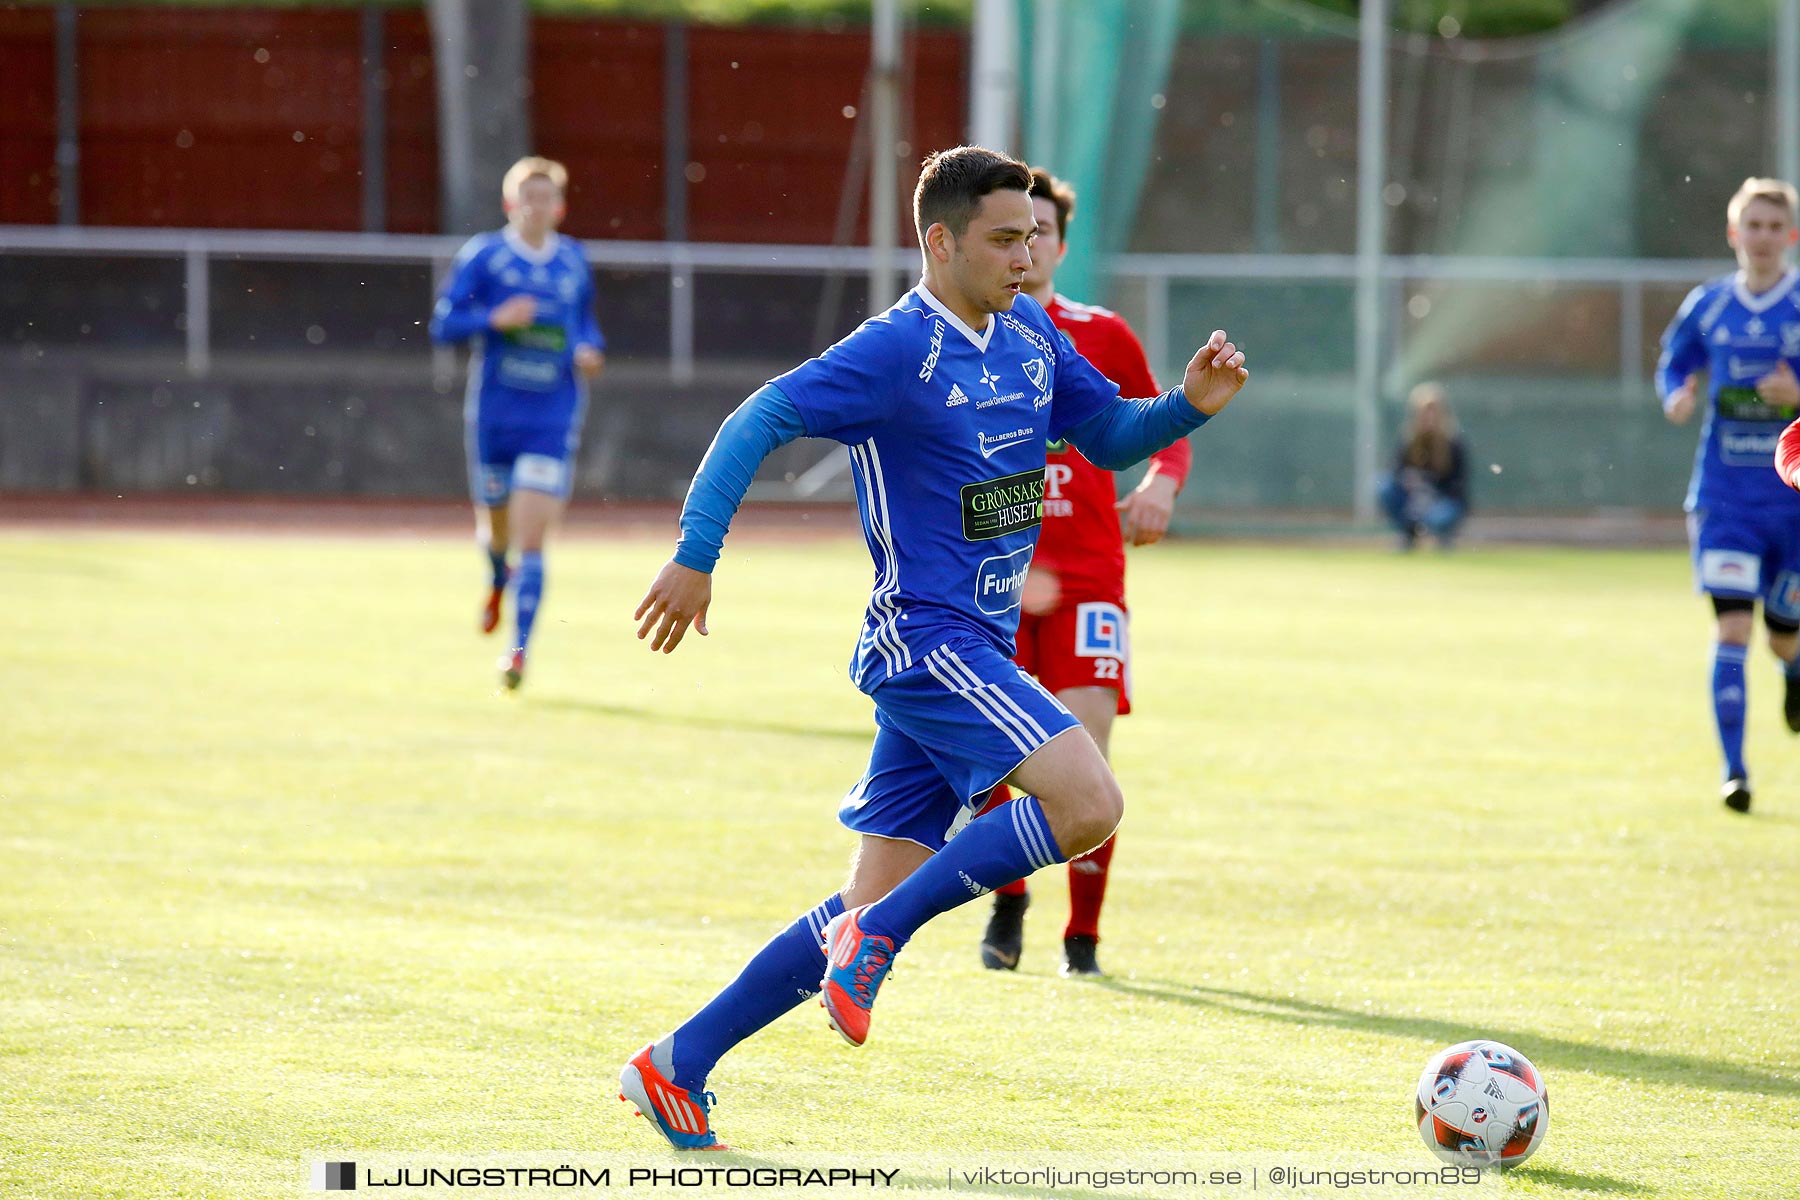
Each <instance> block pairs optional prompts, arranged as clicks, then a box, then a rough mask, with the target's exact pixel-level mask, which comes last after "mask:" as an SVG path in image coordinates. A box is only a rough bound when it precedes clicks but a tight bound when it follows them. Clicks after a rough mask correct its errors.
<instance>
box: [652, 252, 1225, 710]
mask: <svg viewBox="0 0 1800 1200" xmlns="http://www.w3.org/2000/svg"><path fill="white" fill-rule="evenodd" d="M1206 419H1207V418H1206V417H1205V416H1203V415H1202V414H1201V413H1199V412H1198V411H1197V410H1195V409H1194V407H1193V406H1192V405H1190V404H1189V403H1188V402H1187V399H1186V397H1185V396H1183V395H1182V394H1181V391H1180V389H1176V390H1174V391H1170V392H1165V393H1164V394H1163V395H1161V396H1157V397H1154V398H1152V399H1145V400H1121V398H1120V396H1119V389H1118V387H1117V386H1115V385H1114V384H1113V383H1111V382H1110V381H1108V380H1107V379H1106V377H1105V376H1103V375H1101V374H1100V373H1099V372H1098V371H1097V370H1095V369H1094V368H1093V367H1092V366H1090V365H1089V364H1088V362H1087V360H1086V359H1084V358H1082V357H1081V356H1080V355H1079V354H1077V353H1076V352H1075V348H1074V346H1073V345H1071V344H1070V342H1069V340H1068V338H1067V337H1066V336H1065V335H1063V334H1062V333H1061V332H1060V331H1058V330H1057V329H1056V327H1055V326H1054V325H1052V324H1051V322H1050V318H1049V317H1048V316H1047V315H1045V313H1044V310H1043V309H1042V308H1040V307H1039V306H1038V304H1037V303H1036V302H1035V301H1033V300H1032V299H1031V298H1030V297H1027V296H1021V297H1020V298H1019V299H1018V300H1017V301H1016V302H1015V303H1014V305H1013V308H1012V311H1010V312H1005V313H997V314H995V315H994V317H993V319H991V320H990V321H989V322H988V327H987V329H985V330H983V331H982V332H980V333H976V332H975V331H974V330H972V329H970V328H969V327H968V326H966V325H965V324H963V322H962V321H961V320H960V319H958V318H957V317H956V316H955V315H954V314H953V313H951V312H950V311H949V310H948V309H947V308H945V307H944V306H943V305H942V304H941V303H940V302H939V301H938V300H937V298H936V297H935V296H933V295H931V293H930V292H929V291H927V290H926V289H925V288H924V287H923V286H922V285H921V286H920V287H917V288H915V289H913V290H912V291H911V292H908V293H907V294H906V295H905V296H903V297H902V298H901V299H900V301H899V302H898V303H896V304H895V305H894V307H893V308H891V309H889V310H888V311H887V312H885V313H883V314H881V315H880V316H877V317H873V318H871V319H870V320H868V321H866V322H864V323H863V325H862V326H861V327H860V328H859V329H857V330H856V332H854V333H852V334H851V335H850V336H849V337H847V338H845V339H844V340H843V341H841V342H839V343H838V344H837V345H835V346H833V347H832V348H831V349H829V350H827V351H826V352H825V353H824V354H823V355H821V356H820V357H818V358H815V359H812V360H810V361H808V362H806V363H804V364H802V365H801V366H799V367H797V368H795V369H794V370H792V371H790V372H788V373H787V374H785V375H782V376H780V377H779V378H777V379H774V380H771V381H770V383H769V384H768V385H767V386H765V387H763V388H762V389H761V390H760V391H758V392H757V393H756V394H755V395H753V396H751V397H750V399H749V400H747V401H745V403H744V404H743V405H742V406H740V407H739V408H738V410H737V411H736V412H734V413H733V414H732V415H731V417H730V418H728V419H727V420H726V422H725V424H724V425H723V426H722V427H721V428H720V430H719V434H718V436H717V438H715V439H714V441H713V444H712V447H711V449H709V450H708V451H707V454H706V457H705V459H704V460H703V461H702V462H701V464H700V470H699V471H698V473H696V474H695V476H694V481H693V484H692V486H691V487H690V488H689V489H688V495H687V502H686V504H685V505H684V506H683V508H682V515H681V541H680V544H679V545H678V546H677V547H676V551H675V561H676V562H678V563H681V564H682V565H683V566H686V567H690V568H692V569H694V570H697V571H711V570H712V568H713V566H714V565H715V564H716V563H717V561H718V557H719V551H720V548H721V546H722V545H723V542H724V538H725V532H726V529H727V528H728V527H729V525H730V523H731V518H732V516H733V514H734V513H736V511H737V507H738V505H739V504H740V503H741V502H742V500H743V497H744V494H745V492H746V491H747V490H748V488H749V486H750V481H751V479H752V477H753V476H754V475H755V474H756V470H757V467H758V466H760V465H761V463H762V461H763V459H764V458H766V457H767V456H768V455H769V454H770V453H771V452H773V451H774V450H775V449H776V448H777V447H779V446H782V445H785V444H786V443H788V442H791V441H793V440H795V439H796V438H799V437H803V436H810V437H821V438H830V439H832V440H834V441H838V442H841V443H843V444H844V445H845V446H847V447H849V450H850V459H851V465H852V469H853V472H854V476H855V482H856V498H857V506H858V508H859V510H860V512H861V516H862V525H863V535H864V539H865V540H866V541H867V543H868V546H869V554H870V557H871V558H872V559H873V560H874V566H875V581H874V588H873V591H872V594H871V596H870V598H869V607H868V611H867V612H866V613H865V615H864V618H863V627H862V632H861V635H860V636H859V637H858V639H857V646H856V650H855V652H854V654H853V655H852V658H851V675H852V678H853V679H854V680H855V682H856V684H857V686H858V687H859V688H861V689H862V690H864V691H873V690H874V689H875V688H876V687H877V686H879V685H880V684H881V683H882V682H884V681H885V680H886V679H888V678H889V677H891V676H892V675H895V674H898V673H899V672H901V671H903V670H905V669H906V668H907V667H909V666H911V665H912V663H913V662H914V661H915V659H917V658H922V657H923V655H924V654H925V653H927V652H928V651H930V650H931V649H933V648H935V647H937V646H940V645H943V644H945V643H946V642H949V641H952V640H954V639H956V638H958V637H963V638H967V637H974V638H979V639H982V640H985V641H988V642H990V643H992V644H994V645H995V646H996V647H998V648H999V649H1001V650H1002V651H1004V652H1005V653H1006V654H1007V655H1009V656H1010V655H1011V654H1012V653H1013V638H1014V635H1015V634H1016V633H1017V630H1018V623H1019V593H1020V588H1021V586H1022V585H1023V583H1024V579H1025V573H1026V570H1027V568H1028V567H1029V566H1030V563H1031V555H1032V552H1033V550H1034V549H1035V548H1036V545H1037V538H1038V529H1039V526H1040V524H1041V522H1042V519H1043V501H1044V461H1045V450H1046V447H1047V446H1048V445H1049V444H1050V443H1052V442H1056V441H1062V440H1067V441H1069V442H1071V443H1073V444H1074V445H1075V446H1076V447H1077V448H1078V449H1080V450H1081V451H1082V453H1084V454H1085V455H1087V457H1088V458H1089V459H1091V460H1092V461H1094V462H1095V463H1097V464H1098V465H1100V466H1103V467H1108V468H1113V469H1117V468H1120V467H1124V466H1128V465H1130V464H1131V463H1133V462H1136V461H1138V460H1139V459H1141V458H1143V457H1145V456H1146V455H1148V454H1150V453H1151V452H1152V451H1155V450H1159V449H1161V448H1162V447H1163V446H1166V445H1168V444H1169V443H1170V442H1173V441H1174V440H1175V439H1176V438H1179V437H1182V436H1184V435H1185V434H1187V433H1189V432H1191V431H1192V430H1194V429H1197V428H1199V427H1200V426H1201V425H1202V424H1204V423H1205V422H1206Z"/></svg>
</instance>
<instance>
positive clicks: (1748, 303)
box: [1731, 267, 1800, 313]
mask: <svg viewBox="0 0 1800 1200" xmlns="http://www.w3.org/2000/svg"><path fill="white" fill-rule="evenodd" d="M1796 281H1800V270H1795V269H1793V268H1791V267H1790V268H1789V269H1788V273H1787V274H1786V275H1783V276H1782V277H1781V278H1780V280H1778V281H1777V282H1776V284H1775V286H1774V287H1772V288H1770V289H1769V290H1768V291H1766V292H1764V293H1763V294H1762V295H1760V296H1752V295H1751V294H1750V289H1749V288H1747V287H1745V286H1744V273H1743V272H1742V271H1739V272H1738V273H1737V276H1736V277H1735V278H1733V279H1732V281H1731V287H1732V290H1733V291H1734V292H1736V293H1737V302H1738V303H1739V304H1741V305H1743V306H1744V307H1745V308H1747V309H1749V310H1750V311H1751V312H1753V313H1763V312H1768V311H1769V309H1771V308H1773V307H1774V306H1775V305H1776V303H1777V302H1779V301H1780V300H1781V298H1782V297H1783V296H1786V295H1787V294H1788V293H1789V292H1791V291H1793V290H1794V283H1795V282H1796Z"/></svg>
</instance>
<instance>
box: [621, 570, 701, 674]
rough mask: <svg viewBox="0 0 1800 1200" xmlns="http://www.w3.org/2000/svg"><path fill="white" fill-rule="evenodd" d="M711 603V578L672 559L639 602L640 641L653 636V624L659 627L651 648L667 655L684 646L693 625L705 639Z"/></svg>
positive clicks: (636, 617)
mask: <svg viewBox="0 0 1800 1200" xmlns="http://www.w3.org/2000/svg"><path fill="white" fill-rule="evenodd" d="M711 604H712V576H711V575H708V574H707V573H706V572H705V571H696V570H694V569H693V568H692V567H684V566H682V565H681V564H680V563H678V562H675V561H674V560H673V559H671V560H670V561H669V562H666V563H664V564H663V569H662V570H661V571H658V572H657V573H656V582H654V583H652V584H651V585H650V590H649V591H647V592H645V593H644V598H643V599H642V600H640V601H638V606H637V612H636V613H635V614H633V619H634V620H638V621H642V622H643V624H641V625H639V626H638V641H640V642H641V641H643V640H644V639H645V638H646V637H649V636H650V627H651V626H652V625H654V626H656V637H655V638H654V639H652V640H651V642H650V649H652V650H661V651H662V652H663V653H664V654H669V653H671V652H673V651H674V649H675V647H677V646H679V645H681V639H682V638H683V637H684V636H686V634H687V630H688V625H689V624H690V623H692V625H693V626H694V628H695V629H697V630H699V631H700V636H701V637H705V636H706V610H707V608H708V606H710V605H711Z"/></svg>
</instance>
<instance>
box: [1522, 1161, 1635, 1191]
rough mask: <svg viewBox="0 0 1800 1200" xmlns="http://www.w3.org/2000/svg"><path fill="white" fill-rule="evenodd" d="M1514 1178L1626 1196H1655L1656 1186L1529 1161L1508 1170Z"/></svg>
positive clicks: (1575, 1189)
mask: <svg viewBox="0 0 1800 1200" xmlns="http://www.w3.org/2000/svg"><path fill="white" fill-rule="evenodd" d="M1507 1175H1508V1176H1509V1177H1512V1178H1517V1179H1522V1180H1530V1181H1531V1182H1533V1183H1547V1184H1549V1185H1551V1186H1552V1187H1559V1188H1566V1189H1568V1190H1569V1191H1571V1192H1615V1193H1617V1194H1619V1195H1624V1196H1653V1195H1655V1194H1656V1190H1657V1189H1655V1188H1653V1187H1651V1186H1649V1185H1648V1184H1643V1183H1633V1182H1631V1181H1630V1180H1629V1179H1614V1178H1613V1177H1612V1176H1611V1175H1583V1174H1581V1173H1580V1172H1579V1171H1565V1170H1563V1169H1562V1168H1560V1167H1539V1166H1534V1165H1532V1164H1530V1163H1527V1164H1526V1165H1525V1166H1522V1167H1518V1168H1516V1169H1514V1170H1511V1171H1508V1172H1507Z"/></svg>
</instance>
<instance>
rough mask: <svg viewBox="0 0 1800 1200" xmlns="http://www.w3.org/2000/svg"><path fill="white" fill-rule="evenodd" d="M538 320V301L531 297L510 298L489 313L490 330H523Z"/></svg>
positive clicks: (495, 306)
mask: <svg viewBox="0 0 1800 1200" xmlns="http://www.w3.org/2000/svg"><path fill="white" fill-rule="evenodd" d="M535 320H537V301H536V300H534V299H532V298H531V297H530V296H508V297H507V298H506V299H504V300H502V301H501V302H500V303H498V304H496V305H494V307H493V308H492V309H491V310H489V312H488V327H489V328H490V329H499V330H502V331H504V330H508V329H523V328H524V327H525V326H527V325H529V324H531V323H532V322H533V321H535Z"/></svg>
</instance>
